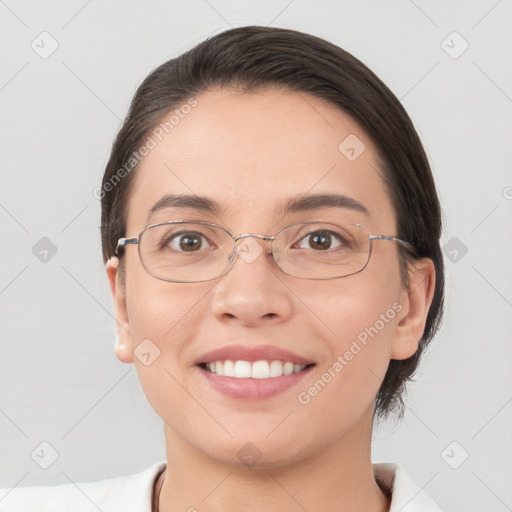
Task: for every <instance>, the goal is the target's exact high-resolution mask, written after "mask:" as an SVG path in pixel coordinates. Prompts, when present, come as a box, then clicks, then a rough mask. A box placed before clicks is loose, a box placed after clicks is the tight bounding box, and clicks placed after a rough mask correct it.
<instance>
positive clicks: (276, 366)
mask: <svg viewBox="0 0 512 512" xmlns="http://www.w3.org/2000/svg"><path fill="white" fill-rule="evenodd" d="M281 375H283V363H281V361H272V362H271V363H270V376H271V377H281Z"/></svg>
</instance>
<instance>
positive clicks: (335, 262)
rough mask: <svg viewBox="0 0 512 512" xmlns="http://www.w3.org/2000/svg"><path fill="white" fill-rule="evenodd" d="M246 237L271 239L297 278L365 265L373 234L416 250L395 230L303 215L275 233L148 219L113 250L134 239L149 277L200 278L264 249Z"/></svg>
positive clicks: (334, 275) (333, 275)
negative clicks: (372, 230)
mask: <svg viewBox="0 0 512 512" xmlns="http://www.w3.org/2000/svg"><path fill="white" fill-rule="evenodd" d="M248 237H254V238H258V239H260V240H263V241H265V242H267V243H269V250H268V253H267V254H270V255H272V257H273V258H274V261H275V262H276V264H277V265H278V267H279V268H280V269H281V270H282V271H283V272H284V273H286V274H288V275H290V276H294V277H298V278H301V279H338V278H341V277H347V276H350V275H353V274H357V273H358V272H361V271H362V270H364V268H365V267H366V266H367V265H368V261H369V260H370V254H371V252H372V247H373V242H374V240H387V241H391V242H397V243H399V244H400V245H402V246H404V247H406V248H407V249H409V250H411V251H414V247H413V246H412V245H411V244H410V243H408V242H405V241H404V240H400V239H399V238H396V237H394V236H388V235H371V234H370V232H369V230H368V228H366V227H365V226H362V225H361V224H350V223H343V224H339V225H338V224H330V223H326V222H322V221H307V222H297V223H295V224H290V225H288V226H285V227H283V228H281V229H279V231H277V233H276V234H275V235H259V234H256V233H242V234H240V235H236V236H235V235H233V234H232V233H231V232H230V231H229V230H228V229H226V228H224V227H222V226H219V225H217V224H212V223H210V222H203V221H188V220H176V221H172V222H164V223H160V224H152V225H150V226H148V227H147V228H145V229H144V230H143V231H142V232H141V233H140V234H139V236H138V237H137V238H120V239H119V241H118V244H117V247H116V250H115V254H116V256H118V257H119V250H120V248H121V247H125V246H127V245H129V244H138V246H139V255H140V259H141V262H142V265H143V267H144V268H145V269H146V271H147V272H148V273H149V274H150V275H152V276H153V277H156V278H157V279H161V280H163V281H171V282H174V283H198V282H202V281H211V280H213V279H217V278H219V277H220V276H222V275H224V274H225V273H226V272H228V270H229V269H230V267H231V266H232V265H233V262H234V261H235V258H236V254H237V252H238V253H239V254H240V256H241V257H242V258H243V259H244V260H245V261H246V262H251V261H253V260H254V259H256V258H257V257H258V256H259V254H260V253H261V252H263V250H262V248H261V244H257V245H258V246H259V247H257V246H256V244H251V245H249V244H248V243H246V244H243V243H239V241H240V240H245V239H246V238H248ZM244 248H245V249H244ZM244 250H245V252H246V253H247V254H249V253H250V254H252V256H251V258H249V259H248V258H247V255H244V254H243V252H244Z"/></svg>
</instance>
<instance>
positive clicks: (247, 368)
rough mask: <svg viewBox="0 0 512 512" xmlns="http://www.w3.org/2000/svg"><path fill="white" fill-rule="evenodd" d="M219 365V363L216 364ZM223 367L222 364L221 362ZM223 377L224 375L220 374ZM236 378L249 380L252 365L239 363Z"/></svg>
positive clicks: (246, 362) (236, 368)
mask: <svg viewBox="0 0 512 512" xmlns="http://www.w3.org/2000/svg"><path fill="white" fill-rule="evenodd" d="M216 364H217V365H218V364H219V361H217V363H216ZM220 364H221V365H222V362H220ZM220 375H222V373H221V374H220ZM235 377H238V378H239V379H249V378H250V377H251V363H249V361H237V362H236V363H235Z"/></svg>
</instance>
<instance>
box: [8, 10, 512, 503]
mask: <svg viewBox="0 0 512 512" xmlns="http://www.w3.org/2000/svg"><path fill="white" fill-rule="evenodd" d="M249 24H258V25H269V24H270V25H272V26H277V27H286V28H294V29H298V30H302V31H305V32H309V33H312V34H314V35H317V36H320V37H324V38H326V39H328V40H330V41H332V42H334V43H335V44H338V45H340V46H341V47H343V48H345V49H346V50H348V51H350V52H351V53H353V54H354V55H355V56H356V57H358V58H359V59H361V60H362V61H363V62H364V63H365V64H367V65H368V66H369V67H370V68H371V69H372V70H373V71H375V72H376V73H377V74H378V75H379V76H380V77H381V78H382V79H383V80H384V82H385V83H386V84H387V85H388V86H389V87H390V88H391V89H392V90H393V92H394V93H395V94H396V95H397V96H398V97H399V98H400V99H401V100H402V102H403V104H404V106H405V108H406V110H407V111H408V112H409V114H410V116H411V117H412V119H413V121H414V123H415V125H416V127H417V129H418V132H419V134H420V136H421V138H422V140H423V142H424V144H425V147H426V150H427V153H428V155H429V158H430V161H431V164H432V167H433V171H434V174H435V178H436V181H437V185H438V188H439V194H440V198H441V201H442V206H443V213H444V222H445V229H444V236H443V245H445V247H446V249H445V254H446V267H447V300H446V316H445V321H444V325H443V328H442V331H441V333H440V335H439V336H438V337H437V338H436V339H435V341H434V342H433V344H432V346H431V349H430V351H429V352H428V354H427V355H426V357H425V359H424V361H423V363H422V365H421V369H420V372H419V373H418V375H417V378H416V383H414V384H413V385H411V386H409V393H408V398H407V412H406V415H405V419H404V421H403V423H402V425H401V426H397V427H393V426H392V425H389V426H385V427H384V428H383V429H382V430H381V431H379V432H376V433H375V440H374V447H373V459H374V461H376V462H380V461H389V462H397V463H400V464H403V465H404V466H405V468H406V469H407V470H408V472H409V473H410V474H411V475H412V477H413V478H414V479H415V480H416V482H417V483H418V484H419V485H420V486H421V487H424V488H425V491H426V492H428V493H429V494H430V495H431V496H432V497H434V498H435V499H436V501H438V503H439V504H440V505H441V506H442V507H443V508H444V509H446V510H449V511H465V512H474V511H484V510H485V511H486V512H489V511H491V510H494V511H500V512H501V511H506V510H512V487H511V485H510V483H511V481H512V438H511V435H510V432H511V427H512V372H511V361H512V343H511V336H510V332H511V327H512V326H511V318H512V315H511V309H512V286H511V285H512V273H511V254H512V251H511V249H512V247H511V245H512V236H511V235H512V228H511V222H510V219H511V218H512V217H511V214H512V173H511V156H512V154H511V153H512V151H511V147H512V143H511V141H512V115H511V114H512V59H511V56H512V38H511V35H510V34H511V33H510V27H511V26H512V2H511V1H510V0H501V1H496V0H485V1H484V0H482V1H441V0H439V1H425V0H415V1H412V0H396V1H368V0H367V1H355V0H353V1H337V2H335V1H325V0H324V1H300V0H292V1H290V0H282V1H281V0H279V1H277V0H276V1H273V2H271V1H258V2H255V1H253V2H235V1H234V0H208V1H206V0H194V1H190V2H185V1H174V2H163V1H151V2H142V1H108V2H107V1H100V0H90V1H85V0H73V1H60V2H57V1H15V0H5V1H0V27H1V28H0V34H1V35H0V38H1V44H0V52H1V62H2V65H1V77H0V107H1V114H0V115H1V117H0V119H1V128H0V129H1V141H2V151H1V156H0V158H1V163H0V165H1V172H2V187H1V189H0V218H1V225H0V226H1V240H2V243H1V247H2V251H1V262H2V263H1V273H0V307H1V338H0V342H1V352H0V358H1V359H0V372H1V373H0V434H1V435H0V454H1V459H0V487H6V488H10V487H12V486H15V485H22V486H25V485H37V484H56V483H68V482H69V481H70V480H72V481H74V482H79V481H85V480H97V479H103V478H108V477H112V476H117V475H124V474H130V473H134V472H136V471H139V470H141V469H143V468H145V467H147V466H149V465H150V464H152V463H154V462H157V461H160V460H163V459H164V458H165V452H164V440H163V433H162V425H161V420H160V419H159V418H158V417H157V416H156V414H155V413H154V412H153V411H152V409H151V408H150V406H149V405H148V404H147V403H146V400H145V398H144V396H143V393H142V391H141V389H140V386H139V384H138V381H137V378H136V373H135V370H134V368H133V367H131V366H126V365H123V364H122V363H120V362H119V361H118V360H117V359H116V358H115V355H114V352H113V348H114V341H115V330H114V321H113V318H112V302H111V298H110V292H109V289H108V285H107V280H106V275H105V272H104V268H103V263H102V259H101V250H100V235H99V229H98V227H99V224H100V204H99V202H98V201H97V200H96V199H95V197H94V195H93V190H94V189H95V188H96V187H97V186H98V185H99V184H100V183H101V177H102V173H103V169H104V166H105V164H106V162H107V159H108V155H109V150H110V146H111V143H112V140H113V138H114V136H115V134H116V133H117V130H118V129H119V127H120V124H121V119H122V118H123V117H124V116H125V114H126V111H127V108H128V104H129V101H130V100H131V97H132V95H133V93H134V91H135V88H136V87H137V85H138V84H139V83H140V81H141V80H142V79H143V78H144V77H145V76H146V75H147V74H148V73H149V72H150V71H151V70H152V69H153V68H154V67H156V66H157V65H159V64H161V63H162V62H164V61H165V60H167V59H169V58H171V57H174V56H176V55H178V54H179V53H181V52H183V51H184V50H186V49H188V48H190V47H191V46H193V45H194V44H196V43H197V42H199V41H201V40H203V39H204V38H205V37H207V36H209V35H212V34H215V33H218V32H220V31H222V30H225V29H228V28H230V26H232V27H235V26H240V25H249ZM42 32H47V34H42V35H41V33H42ZM454 32H456V34H454ZM57 44H58V48H56V50H55V51H54V52H53V53H52V54H51V55H48V54H49V53H50V51H51V50H53V47H54V46H56V45H57ZM466 46H468V47H467V49H466ZM44 237H46V238H47V239H49V241H51V243H50V242H49V241H48V240H46V239H43V238H44ZM41 239H43V240H41ZM45 250H46V251H48V252H47V253H45V252H44V251H45ZM55 250H56V251H57V252H56V253H55V254H53V252H55ZM42 442H46V443H49V445H50V446H48V445H46V444H44V445H41V443H42ZM43 453H44V456H42V455H41V454H43ZM37 454H39V455H40V456H39V457H37ZM57 454H58V457H57ZM54 457H57V458H56V460H55V461H54V462H53V464H51V466H50V467H48V469H43V468H42V467H41V465H47V464H49V463H50V462H51V461H52V458H54ZM466 457H467V459H466ZM0 498H1V496H0ZM0 508H1V499H0Z"/></svg>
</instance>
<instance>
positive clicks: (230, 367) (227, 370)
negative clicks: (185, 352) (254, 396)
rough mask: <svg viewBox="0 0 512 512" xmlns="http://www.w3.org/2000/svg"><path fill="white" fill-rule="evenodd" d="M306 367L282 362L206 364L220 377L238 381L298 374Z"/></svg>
mask: <svg viewBox="0 0 512 512" xmlns="http://www.w3.org/2000/svg"><path fill="white" fill-rule="evenodd" d="M305 367H306V365H303V364H293V363H291V362H284V363H283V362H282V361H265V360H261V361H254V362H253V363H251V362H249V361H242V360H240V361H231V360H227V361H214V362H211V363H207V364H206V368H207V369H208V370H209V371H210V372H212V373H216V374H217V375H220V376H222V377H236V378H238V379H250V378H252V379H268V378H271V377H281V376H282V375H291V374H292V373H299V372H301V371H302V370H304V368H305Z"/></svg>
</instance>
